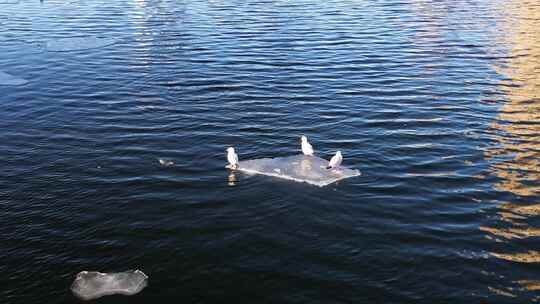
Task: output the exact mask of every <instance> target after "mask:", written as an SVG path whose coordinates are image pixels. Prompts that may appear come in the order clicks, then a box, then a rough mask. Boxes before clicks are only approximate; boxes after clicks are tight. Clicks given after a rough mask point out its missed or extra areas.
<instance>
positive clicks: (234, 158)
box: [227, 147, 238, 169]
mask: <svg viewBox="0 0 540 304" xmlns="http://www.w3.org/2000/svg"><path fill="white" fill-rule="evenodd" d="M227 160H228V161H229V165H228V166H227V168H230V169H237V168H238V155H237V154H236V153H235V152H234V148H233V147H229V148H227Z"/></svg>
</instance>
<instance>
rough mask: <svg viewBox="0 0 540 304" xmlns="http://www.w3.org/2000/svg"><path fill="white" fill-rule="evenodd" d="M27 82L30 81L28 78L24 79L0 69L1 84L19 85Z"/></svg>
mask: <svg viewBox="0 0 540 304" xmlns="http://www.w3.org/2000/svg"><path fill="white" fill-rule="evenodd" d="M27 83H28V80H26V79H22V78H19V77H16V76H13V75H10V74H8V73H4V72H2V71H0V85H6V86H18V85H23V84H27Z"/></svg>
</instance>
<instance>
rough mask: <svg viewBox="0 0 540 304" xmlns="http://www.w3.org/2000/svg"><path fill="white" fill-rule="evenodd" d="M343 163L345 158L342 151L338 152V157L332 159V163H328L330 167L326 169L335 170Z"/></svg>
mask: <svg viewBox="0 0 540 304" xmlns="http://www.w3.org/2000/svg"><path fill="white" fill-rule="evenodd" d="M342 161H343V156H341V151H337V152H336V155H334V156H332V158H331V159H330V162H329V163H328V167H326V169H335V168H337V167H339V166H340V165H341V162H342Z"/></svg>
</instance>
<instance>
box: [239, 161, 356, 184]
mask: <svg viewBox="0 0 540 304" xmlns="http://www.w3.org/2000/svg"><path fill="white" fill-rule="evenodd" d="M327 166H328V161H326V160H324V159H322V158H320V157H317V156H308V155H294V156H287V157H276V158H261V159H252V160H245V161H240V162H239V166H238V170H240V171H243V172H246V173H250V174H262V175H268V176H275V177H279V178H284V179H289V180H293V181H297V182H305V183H308V184H312V185H316V186H319V187H323V186H327V185H329V184H332V183H334V182H337V181H339V180H342V179H345V178H349V177H354V176H360V175H361V173H360V171H358V170H354V169H349V168H345V167H342V166H340V167H339V168H334V169H326V167H327Z"/></svg>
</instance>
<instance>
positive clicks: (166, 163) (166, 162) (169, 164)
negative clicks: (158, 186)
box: [158, 158, 174, 167]
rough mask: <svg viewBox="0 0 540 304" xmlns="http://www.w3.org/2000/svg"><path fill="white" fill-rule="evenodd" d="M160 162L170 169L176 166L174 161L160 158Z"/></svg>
mask: <svg viewBox="0 0 540 304" xmlns="http://www.w3.org/2000/svg"><path fill="white" fill-rule="evenodd" d="M158 161H159V164H160V165H162V166H163V167H170V166H172V165H174V162H173V161H172V160H169V159H163V158H160V159H158Z"/></svg>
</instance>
